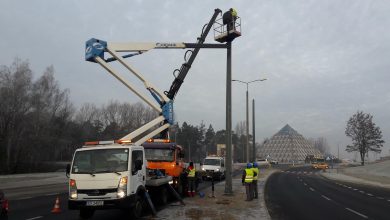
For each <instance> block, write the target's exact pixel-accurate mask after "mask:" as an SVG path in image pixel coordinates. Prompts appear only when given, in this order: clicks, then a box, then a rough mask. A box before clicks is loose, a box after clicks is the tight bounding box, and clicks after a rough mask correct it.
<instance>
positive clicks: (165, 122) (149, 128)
mask: <svg viewBox="0 0 390 220" xmlns="http://www.w3.org/2000/svg"><path fill="white" fill-rule="evenodd" d="M218 14H222V11H221V10H220V9H215V11H214V14H213V16H212V18H211V19H210V21H209V23H207V24H205V26H204V27H203V29H202V34H201V36H200V37H199V38H198V39H197V42H196V43H160V42H157V43H109V42H106V41H103V40H98V39H95V38H92V39H90V40H88V41H87V42H86V51H85V59H86V60H87V61H90V62H95V63H99V64H100V65H101V66H102V67H103V68H104V69H106V70H107V71H108V72H109V73H111V74H112V75H113V76H114V77H115V78H116V79H118V80H119V81H120V82H122V84H124V85H125V86H126V87H127V88H128V89H130V90H131V91H132V92H134V93H135V94H136V95H137V96H138V97H139V98H141V99H142V100H143V101H144V102H146V103H147V104H148V105H149V106H150V107H151V108H152V109H154V110H156V111H157V112H158V113H159V116H158V117H157V118H155V119H153V120H152V121H150V122H148V123H147V124H145V125H143V126H142V127H140V128H138V129H136V130H135V131H133V132H131V133H130V134H128V135H126V136H124V137H122V138H121V140H127V141H129V140H130V141H132V142H133V140H136V141H135V142H133V143H134V144H136V145H139V144H142V143H144V142H145V141H146V140H148V139H150V138H153V137H154V136H156V135H158V134H165V136H166V138H167V135H168V132H167V131H168V128H169V127H170V126H171V125H173V124H174V114H173V101H174V99H175V96H176V94H177V92H178V91H179V89H180V86H181V85H182V83H183V82H184V79H185V77H186V76H187V73H188V71H189V69H190V68H191V65H192V63H193V62H194V60H195V58H196V56H197V54H198V52H199V50H200V49H201V48H224V49H226V48H227V45H226V44H205V43H204V42H205V39H206V37H207V35H208V33H209V32H210V29H211V28H212V26H213V24H214V23H215V21H216V19H217V16H218ZM185 48H193V50H188V51H187V52H186V53H185V58H186V55H187V53H191V55H190V57H189V59H188V60H186V59H185V62H184V63H183V64H182V66H181V68H180V69H176V70H175V71H174V72H173V75H174V77H175V79H174V81H173V83H172V85H171V87H170V89H169V90H168V91H165V92H161V91H160V90H158V89H157V88H156V87H155V86H154V85H153V84H152V83H151V82H149V81H147V80H146V79H145V78H144V77H143V76H142V75H141V74H140V73H139V72H138V71H137V70H135V69H134V68H133V67H132V66H130V65H129V64H128V63H126V62H125V60H124V59H125V58H129V57H133V56H136V55H140V54H143V53H145V52H147V51H149V50H152V49H185ZM122 52H127V53H129V52H130V54H127V55H124V56H122V55H121V54H119V53H122ZM107 53H108V54H109V55H111V56H110V57H109V58H105V55H107ZM113 61H118V62H119V63H120V64H122V65H123V66H124V67H125V68H126V69H127V70H129V71H130V72H131V73H133V74H134V75H135V76H136V77H137V78H138V79H139V80H141V81H142V83H143V84H144V86H145V88H146V89H147V90H148V91H149V92H150V94H151V95H152V97H153V98H154V99H155V101H157V104H156V103H155V102H153V101H152V100H150V99H149V98H148V97H147V96H145V95H144V94H142V93H141V92H140V91H139V90H138V89H137V88H136V87H134V86H133V85H132V84H131V83H130V82H129V81H127V80H126V79H125V78H123V77H122V76H121V75H120V74H119V73H118V72H117V71H116V70H115V69H114V68H113V67H112V66H110V65H109V64H108V63H109V62H113ZM145 133H147V134H146V135H143V136H141V134H145Z"/></svg>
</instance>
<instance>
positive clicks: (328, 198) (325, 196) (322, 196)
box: [321, 195, 331, 201]
mask: <svg viewBox="0 0 390 220" xmlns="http://www.w3.org/2000/svg"><path fill="white" fill-rule="evenodd" d="M321 196H322V197H323V198H324V199H327V200H329V201H330V200H331V199H329V198H328V197H326V196H324V195H321Z"/></svg>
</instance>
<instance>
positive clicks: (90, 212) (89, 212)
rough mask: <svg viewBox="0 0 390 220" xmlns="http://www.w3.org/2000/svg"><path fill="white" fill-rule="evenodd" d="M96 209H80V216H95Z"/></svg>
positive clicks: (84, 217)
mask: <svg viewBox="0 0 390 220" xmlns="http://www.w3.org/2000/svg"><path fill="white" fill-rule="evenodd" d="M94 213H95V210H93V209H80V218H82V219H89V218H91V217H92V216H93V214H94Z"/></svg>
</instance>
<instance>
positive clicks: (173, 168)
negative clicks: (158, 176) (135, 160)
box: [142, 139, 185, 193]
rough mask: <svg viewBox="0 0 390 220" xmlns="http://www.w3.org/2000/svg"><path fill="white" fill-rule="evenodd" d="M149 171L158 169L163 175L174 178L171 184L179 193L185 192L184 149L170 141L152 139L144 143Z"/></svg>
mask: <svg viewBox="0 0 390 220" xmlns="http://www.w3.org/2000/svg"><path fill="white" fill-rule="evenodd" d="M142 146H143V147H144V149H145V157H146V160H147V161H148V166H147V168H148V169H152V170H155V169H158V170H160V171H161V172H162V173H164V174H166V175H169V176H172V178H173V181H172V182H171V184H172V185H173V187H174V188H175V189H176V190H177V191H178V192H179V193H182V192H183V189H184V187H183V175H184V169H185V165H184V162H183V157H184V154H183V148H182V147H181V146H180V145H177V144H176V143H171V142H170V141H169V140H165V139H164V140H162V139H154V140H153V139H150V140H148V141H147V142H145V143H143V144H142Z"/></svg>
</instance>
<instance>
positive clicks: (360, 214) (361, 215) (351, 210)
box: [345, 208, 368, 218]
mask: <svg viewBox="0 0 390 220" xmlns="http://www.w3.org/2000/svg"><path fill="white" fill-rule="evenodd" d="M345 209H346V210H348V211H350V212H353V213H355V214H356V215H359V216H360V217H363V218H368V217H367V216H365V215H363V214H362V213H359V212H357V211H355V210H353V209H350V208H345Z"/></svg>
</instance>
